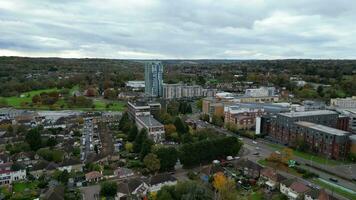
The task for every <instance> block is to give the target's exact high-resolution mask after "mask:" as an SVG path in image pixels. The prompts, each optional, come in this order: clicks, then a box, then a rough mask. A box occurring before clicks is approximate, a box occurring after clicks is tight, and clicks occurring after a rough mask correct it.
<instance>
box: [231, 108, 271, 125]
mask: <svg viewBox="0 0 356 200" xmlns="http://www.w3.org/2000/svg"><path fill="white" fill-rule="evenodd" d="M225 110H226V111H225V118H224V119H225V120H224V121H225V123H231V124H234V125H236V127H237V129H251V128H253V127H254V126H255V125H256V118H257V117H261V116H262V115H264V114H265V110H264V109H263V108H245V107H240V106H229V107H226V109H225Z"/></svg>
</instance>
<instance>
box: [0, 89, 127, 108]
mask: <svg viewBox="0 0 356 200" xmlns="http://www.w3.org/2000/svg"><path fill="white" fill-rule="evenodd" d="M78 89H79V86H74V87H73V88H72V89H70V91H69V94H73V92H75V91H77V90H78ZM54 91H59V89H57V88H50V89H44V90H34V91H30V92H25V93H22V94H21V95H20V96H13V97H0V100H5V101H6V103H7V105H9V106H10V107H14V108H18V109H39V110H66V109H72V110H82V111H104V110H106V111H122V110H123V109H124V107H125V103H124V102H119V101H115V102H112V103H110V104H109V106H107V103H105V102H104V101H103V100H100V99H95V100H94V102H93V103H94V105H95V108H94V109H93V108H69V107H68V104H67V102H65V100H64V99H59V100H58V101H57V102H56V103H55V104H54V105H52V106H48V105H40V106H30V105H29V104H30V103H31V102H32V97H33V96H35V95H38V94H41V93H43V92H54Z"/></svg>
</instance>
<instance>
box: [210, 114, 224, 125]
mask: <svg viewBox="0 0 356 200" xmlns="http://www.w3.org/2000/svg"><path fill="white" fill-rule="evenodd" d="M211 123H212V124H214V125H216V126H220V127H221V126H223V125H224V120H223V118H222V117H221V116H217V115H213V117H212V120H211Z"/></svg>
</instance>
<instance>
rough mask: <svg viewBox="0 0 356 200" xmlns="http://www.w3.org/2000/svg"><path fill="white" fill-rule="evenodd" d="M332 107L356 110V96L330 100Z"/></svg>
mask: <svg viewBox="0 0 356 200" xmlns="http://www.w3.org/2000/svg"><path fill="white" fill-rule="evenodd" d="M330 106H332V107H335V108H356V96H353V97H348V98H335V99H330Z"/></svg>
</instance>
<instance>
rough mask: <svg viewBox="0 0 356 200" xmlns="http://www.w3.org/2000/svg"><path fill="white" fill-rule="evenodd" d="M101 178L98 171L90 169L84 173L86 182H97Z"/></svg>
mask: <svg viewBox="0 0 356 200" xmlns="http://www.w3.org/2000/svg"><path fill="white" fill-rule="evenodd" d="M102 179H103V175H102V174H101V173H100V172H98V171H91V172H89V173H86V174H85V181H87V182H88V183H92V182H98V181H100V180H102Z"/></svg>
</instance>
